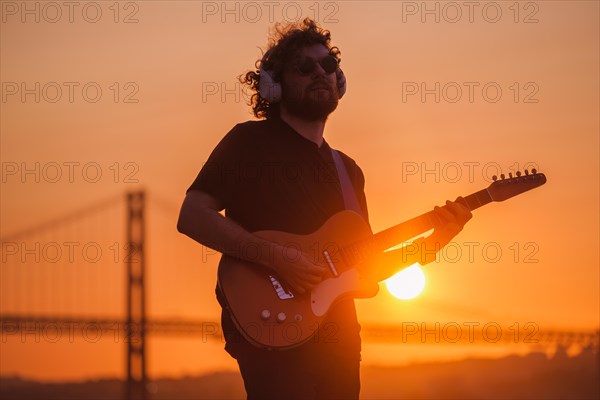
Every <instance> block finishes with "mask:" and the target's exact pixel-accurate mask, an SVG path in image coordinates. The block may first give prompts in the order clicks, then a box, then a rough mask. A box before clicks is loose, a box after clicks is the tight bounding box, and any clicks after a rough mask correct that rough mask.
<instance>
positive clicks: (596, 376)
mask: <svg viewBox="0 0 600 400" xmlns="http://www.w3.org/2000/svg"><path fill="white" fill-rule="evenodd" d="M599 361H600V359H599V356H598V353H597V352H594V351H592V349H591V348H588V349H586V350H584V351H583V352H581V353H580V354H579V355H577V356H576V357H568V356H567V354H566V352H565V351H564V349H559V351H557V353H556V354H555V355H554V357H553V358H551V359H548V358H547V357H546V355H545V354H543V353H530V354H529V355H527V356H509V357H505V358H501V359H497V360H491V359H469V360H464V361H457V362H445V363H429V364H414V365H410V366H404V367H372V366H369V367H363V368H362V391H361V398H362V399H378V400H379V399H457V398H460V399H599V398H600V369H599ZM148 388H149V391H150V394H149V396H148V399H149V400H159V399H161V400H162V399H164V400H167V399H168V400H184V399H185V400H196V399H219V400H226V399H244V398H245V393H244V388H243V383H242V380H241V378H240V376H239V374H238V373H235V372H219V373H214V374H208V375H203V376H200V377H186V378H181V379H157V380H154V381H153V382H151V383H150V384H149V386H148ZM0 398H2V399H3V400H12V399H15V400H17V399H18V400H25V399H35V400H45V399H47V400H50V399H52V400H54V399H61V400H70V399H73V400H75V399H76V400H87V399H90V400H91V399H93V400H101V399H121V398H123V382H122V381H120V380H98V381H87V382H83V383H62V384H47V383H39V382H34V381H27V380H21V379H19V378H6V377H5V378H0Z"/></svg>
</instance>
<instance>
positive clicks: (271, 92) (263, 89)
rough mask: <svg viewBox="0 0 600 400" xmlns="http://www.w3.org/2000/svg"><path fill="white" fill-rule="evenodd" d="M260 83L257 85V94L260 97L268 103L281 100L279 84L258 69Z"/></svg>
mask: <svg viewBox="0 0 600 400" xmlns="http://www.w3.org/2000/svg"><path fill="white" fill-rule="evenodd" d="M259 73H260V81H259V83H258V93H259V94H260V97H262V98H263V99H265V100H266V101H268V102H269V103H277V102H278V101H280V100H281V84H280V83H279V82H276V81H275V80H274V79H273V77H272V76H271V74H270V73H269V72H268V71H267V70H264V69H262V68H260V72H259Z"/></svg>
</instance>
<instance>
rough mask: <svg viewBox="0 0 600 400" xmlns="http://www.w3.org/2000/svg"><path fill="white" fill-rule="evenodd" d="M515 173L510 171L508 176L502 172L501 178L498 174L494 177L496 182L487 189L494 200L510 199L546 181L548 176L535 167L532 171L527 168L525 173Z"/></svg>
mask: <svg viewBox="0 0 600 400" xmlns="http://www.w3.org/2000/svg"><path fill="white" fill-rule="evenodd" d="M515 175H516V176H513V174H512V173H509V174H508V177H506V176H504V174H501V175H500V179H498V177H497V176H496V175H494V176H493V177H492V179H493V180H494V182H493V183H492V184H491V185H490V186H489V187H488V188H487V191H488V193H489V195H490V197H491V198H492V200H493V201H504V200H506V199H510V198H511V197H513V196H516V195H518V194H521V193H523V192H526V191H528V190H531V189H534V188H536V187H538V186H542V185H543V184H544V183H546V176H545V175H544V174H540V173H538V172H537V171H536V170H535V169H532V170H531V173H529V171H528V170H525V175H523V174H521V171H517V172H516V174H515Z"/></svg>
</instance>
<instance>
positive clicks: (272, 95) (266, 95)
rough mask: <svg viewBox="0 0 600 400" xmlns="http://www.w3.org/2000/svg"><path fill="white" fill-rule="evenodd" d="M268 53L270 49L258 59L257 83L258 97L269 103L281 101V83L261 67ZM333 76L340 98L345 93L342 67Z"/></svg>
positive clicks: (344, 78)
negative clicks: (258, 73) (258, 75)
mask: <svg viewBox="0 0 600 400" xmlns="http://www.w3.org/2000/svg"><path fill="white" fill-rule="evenodd" d="M269 53H270V51H267V52H266V53H265V55H264V56H263V58H262V60H260V68H259V71H260V78H259V79H260V81H259V83H258V93H259V94H260V97H262V98H263V99H265V100H267V101H268V102H269V103H277V102H279V101H281V83H279V82H277V81H276V80H275V79H273V77H272V76H271V71H270V70H266V69H264V68H263V65H264V62H265V61H266V59H267V56H268V55H269ZM335 76H336V78H337V87H338V93H339V98H340V99H341V98H342V96H343V95H344V93H346V77H345V76H344V72H343V71H342V69H341V68H339V67H338V69H337V70H336V71H335Z"/></svg>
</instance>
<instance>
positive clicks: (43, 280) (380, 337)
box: [0, 191, 598, 399]
mask: <svg viewBox="0 0 600 400" xmlns="http://www.w3.org/2000/svg"><path fill="white" fill-rule="evenodd" d="M149 209H151V210H152V212H149ZM177 213H178V206H176V205H173V204H170V203H169V202H168V201H165V200H163V199H160V198H159V197H157V196H149V195H148V194H147V193H146V192H144V191H134V192H127V193H125V194H124V195H122V194H119V195H117V196H113V197H111V198H108V199H107V200H104V201H101V202H99V203H97V204H93V205H90V206H87V207H85V208H83V209H81V210H79V211H76V212H73V213H69V214H67V215H63V216H61V217H58V218H56V219H53V220H50V221H47V222H44V223H42V224H39V225H37V226H33V227H30V228H28V229H25V230H22V231H20V232H15V233H12V234H9V235H6V236H3V237H2V238H1V246H2V260H1V261H2V268H1V269H0V327H1V335H2V344H3V345H5V343H7V339H8V338H10V337H19V336H21V337H27V338H31V337H33V339H34V340H35V339H36V338H37V337H39V336H41V335H44V337H45V338H46V340H48V338H51V339H52V338H54V339H52V340H59V338H60V337H62V336H63V335H69V336H74V335H87V336H88V337H89V336H91V337H99V336H98V335H99V334H100V335H101V334H102V333H106V332H110V333H111V336H107V335H104V337H118V338H120V339H122V342H123V343H124V354H125V357H124V358H125V360H124V363H125V366H126V368H125V371H126V377H125V382H126V384H125V386H124V390H123V398H126V399H146V398H147V391H146V387H147V383H148V379H149V378H148V373H147V342H148V337H156V336H173V337H179V336H189V337H197V338H201V339H202V340H214V341H223V337H222V333H221V330H220V324H219V323H218V322H217V321H216V318H215V319H204V320H203V319H194V318H182V316H181V315H173V316H158V315H164V314H165V313H164V312H161V313H154V312H151V311H152V310H149V307H148V304H149V302H148V300H149V296H150V295H151V294H152V296H153V297H152V298H155V299H160V298H161V297H164V296H169V297H173V298H175V301H177V299H178V297H177V296H178V292H179V287H180V286H181V284H182V283H183V282H182V281H178V279H180V278H181V276H182V275H184V276H185V274H181V273H177V272H176V271H174V269H173V270H172V271H166V272H165V271H164V270H163V272H159V271H158V269H157V267H156V266H169V267H177V268H179V266H181V265H184V264H189V260H190V259H194V257H195V258H200V261H202V262H206V261H207V258H208V257H210V256H215V257H216V253H214V252H212V251H211V250H209V249H206V248H203V247H202V246H199V245H197V244H194V243H191V241H190V240H189V239H187V238H185V237H183V235H181V234H179V233H178V232H177V231H176V228H175V226H176V218H177ZM190 246H194V248H195V249H196V252H195V253H194V254H191V253H190V252H189V251H188V252H187V253H186V251H185V250H182V248H183V247H185V248H190ZM198 249H201V250H198ZM198 252H200V253H198ZM149 270H150V273H149ZM153 274H155V275H153ZM153 276H159V278H158V279H156V280H158V281H160V282H159V284H160V285H161V286H160V288H161V289H160V290H157V289H156V288H157V287H158V286H157V285H158V283H156V280H155V281H154V283H152V281H151V280H150V279H152V277H153ZM149 277H150V279H149ZM187 279H188V280H189V279H191V278H190V277H189V276H188V277H187ZM153 290H154V291H156V292H157V293H154V292H153ZM179 298H180V299H181V300H182V303H183V299H182V298H181V297H179ZM186 302H187V301H186ZM199 306H200V305H199ZM149 316H151V317H149ZM361 335H362V336H363V339H364V340H365V341H372V342H387V343H481V342H485V343H505V344H507V343H526V344H531V345H532V346H563V347H569V346H573V345H576V346H579V347H580V348H584V347H593V348H594V349H595V351H597V349H598V331H581V332H580V331H568V330H541V329H540V328H539V327H538V326H537V325H535V324H533V325H532V324H524V325H521V326H501V325H499V324H498V323H482V324H479V323H463V324H459V323H456V322H453V323H445V324H441V323H429V324H426V323H414V322H413V323H408V322H407V323H403V324H402V325H363V327H362V333H361Z"/></svg>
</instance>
